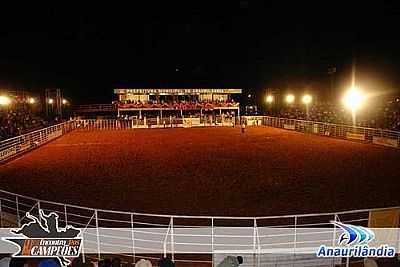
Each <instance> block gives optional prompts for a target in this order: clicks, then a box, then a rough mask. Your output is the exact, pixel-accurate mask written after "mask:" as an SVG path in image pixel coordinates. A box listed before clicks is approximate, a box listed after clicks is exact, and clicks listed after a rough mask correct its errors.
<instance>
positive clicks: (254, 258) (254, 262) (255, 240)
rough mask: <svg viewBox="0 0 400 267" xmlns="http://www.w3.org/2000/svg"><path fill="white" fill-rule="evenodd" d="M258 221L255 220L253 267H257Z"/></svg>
mask: <svg viewBox="0 0 400 267" xmlns="http://www.w3.org/2000/svg"><path fill="white" fill-rule="evenodd" d="M256 242H257V220H256V218H254V219H253V266H256V253H257V251H256V249H257V247H256Z"/></svg>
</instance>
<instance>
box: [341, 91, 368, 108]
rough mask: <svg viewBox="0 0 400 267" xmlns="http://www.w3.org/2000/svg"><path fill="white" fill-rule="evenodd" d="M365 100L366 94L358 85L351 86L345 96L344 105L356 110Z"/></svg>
mask: <svg viewBox="0 0 400 267" xmlns="http://www.w3.org/2000/svg"><path fill="white" fill-rule="evenodd" d="M364 100H365V95H364V94H363V93H362V92H361V91H360V90H359V89H357V88H356V87H352V88H350V89H349V90H348V91H347V92H346V94H345V95H344V97H343V103H344V105H345V106H346V107H347V108H349V109H351V110H353V111H355V110H357V109H358V108H360V107H361V106H362V104H363V102H364Z"/></svg>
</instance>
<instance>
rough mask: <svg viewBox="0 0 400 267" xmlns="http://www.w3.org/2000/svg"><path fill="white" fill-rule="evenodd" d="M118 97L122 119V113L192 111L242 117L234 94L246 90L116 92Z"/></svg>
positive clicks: (145, 90) (124, 90)
mask: <svg viewBox="0 0 400 267" xmlns="http://www.w3.org/2000/svg"><path fill="white" fill-rule="evenodd" d="M114 93H115V94H116V95H118V103H117V109H118V115H121V113H122V112H132V111H137V112H139V116H140V117H141V116H142V114H141V113H142V111H159V112H160V116H161V117H162V116H163V114H162V112H163V111H170V113H171V112H174V111H176V112H179V113H180V116H183V111H192V112H195V113H199V114H200V115H203V112H208V111H213V112H215V111H217V113H219V114H221V113H222V112H223V111H228V112H235V113H236V115H240V114H239V113H240V111H239V103H238V102H235V101H234V100H233V99H232V95H233V94H240V93H242V89H114Z"/></svg>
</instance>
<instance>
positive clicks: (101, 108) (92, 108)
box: [72, 104, 117, 113]
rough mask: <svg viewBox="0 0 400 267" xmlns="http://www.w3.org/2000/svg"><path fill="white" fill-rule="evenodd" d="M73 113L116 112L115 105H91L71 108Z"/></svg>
mask: <svg viewBox="0 0 400 267" xmlns="http://www.w3.org/2000/svg"><path fill="white" fill-rule="evenodd" d="M72 110H73V111H74V112H78V113H79V112H82V113H91V112H114V111H117V107H116V105H113V104H92V105H78V106H74V107H73V108H72Z"/></svg>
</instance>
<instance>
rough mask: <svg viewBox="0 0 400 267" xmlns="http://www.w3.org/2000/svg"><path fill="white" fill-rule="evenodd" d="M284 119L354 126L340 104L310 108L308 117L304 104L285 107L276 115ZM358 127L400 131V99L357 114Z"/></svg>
mask: <svg viewBox="0 0 400 267" xmlns="http://www.w3.org/2000/svg"><path fill="white" fill-rule="evenodd" d="M271 115H277V116H279V117H283V118H289V119H298V120H312V121H318V122H325V123H334V124H349V125H350V124H352V123H353V118H352V114H351V112H350V111H349V110H347V109H346V108H345V107H343V106H342V105H339V104H333V103H329V102H325V103H315V104H311V105H310V106H309V110H308V115H307V109H306V107H305V105H304V104H298V105H290V106H285V107H282V108H281V109H279V110H278V111H277V114H276V113H273V114H271ZM356 124H357V126H361V127H370V128H379V129H387V130H394V131H400V99H399V98H393V99H391V100H388V101H386V102H384V103H382V104H380V105H376V106H371V107H368V109H365V110H361V111H360V112H358V113H357V118H356Z"/></svg>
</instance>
